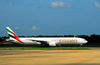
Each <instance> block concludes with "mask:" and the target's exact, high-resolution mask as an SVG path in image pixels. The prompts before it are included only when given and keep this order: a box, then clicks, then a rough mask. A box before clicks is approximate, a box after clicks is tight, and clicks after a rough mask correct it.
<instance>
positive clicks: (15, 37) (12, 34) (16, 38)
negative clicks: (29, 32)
mask: <svg viewBox="0 0 100 65" xmlns="http://www.w3.org/2000/svg"><path fill="white" fill-rule="evenodd" d="M6 30H7V33H8V35H9V37H10V39H15V40H17V41H19V42H21V43H23V42H22V41H21V40H20V39H19V38H18V36H17V35H16V34H15V33H14V32H13V31H12V30H11V29H10V28H9V27H6Z"/></svg>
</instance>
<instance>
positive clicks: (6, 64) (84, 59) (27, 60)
mask: <svg viewBox="0 0 100 65" xmlns="http://www.w3.org/2000/svg"><path fill="white" fill-rule="evenodd" d="M0 65H100V49H99V48H92V49H91V50H0Z"/></svg>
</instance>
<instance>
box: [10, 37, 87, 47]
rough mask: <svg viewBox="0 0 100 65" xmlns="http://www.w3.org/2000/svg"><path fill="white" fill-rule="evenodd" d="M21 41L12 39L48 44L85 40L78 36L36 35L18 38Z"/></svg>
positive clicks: (26, 42)
mask: <svg viewBox="0 0 100 65" xmlns="http://www.w3.org/2000/svg"><path fill="white" fill-rule="evenodd" d="M19 39H20V40H21V41H22V42H23V43H21V42H19V41H17V40H14V41H11V42H13V43H20V44H41V42H47V44H49V46H56V44H80V45H82V44H85V43H87V41H86V40H85V39H83V38H78V37H45V38H43V37H38V38H35V37H34V38H19Z"/></svg>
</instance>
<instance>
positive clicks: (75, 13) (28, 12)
mask: <svg viewBox="0 0 100 65" xmlns="http://www.w3.org/2000/svg"><path fill="white" fill-rule="evenodd" d="M6 27H10V28H11V29H12V30H13V31H14V32H15V33H16V34H17V35H18V36H21V35H24V36H32V35H34V36H37V35H92V34H98V35H100V0H0V36H8V34H7V31H6Z"/></svg>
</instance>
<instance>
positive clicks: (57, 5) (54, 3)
mask: <svg viewBox="0 0 100 65" xmlns="http://www.w3.org/2000/svg"><path fill="white" fill-rule="evenodd" d="M51 7H52V8H56V7H65V3H64V2H62V1H60V2H52V3H51Z"/></svg>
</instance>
